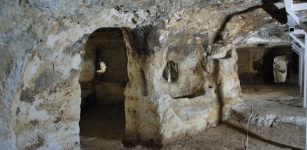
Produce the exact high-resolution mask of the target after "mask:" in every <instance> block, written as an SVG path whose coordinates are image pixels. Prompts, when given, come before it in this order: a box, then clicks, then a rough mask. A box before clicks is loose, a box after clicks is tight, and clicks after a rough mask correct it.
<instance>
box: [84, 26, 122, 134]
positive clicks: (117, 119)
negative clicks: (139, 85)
mask: <svg viewBox="0 0 307 150" xmlns="http://www.w3.org/2000/svg"><path fill="white" fill-rule="evenodd" d="M79 82H80V85H81V97H82V100H81V121H80V135H81V138H85V140H86V138H93V137H95V138H102V139H113V140H114V139H116V140H122V139H123V137H124V132H125V108H124V101H125V95H124V91H125V87H126V84H127V82H128V74H127V54H126V44H125V42H124V39H123V35H122V32H121V29H120V28H100V29H97V30H96V31H94V32H93V33H92V34H91V35H90V36H89V38H88V40H87V42H86V46H85V53H84V57H83V60H82V64H81V73H80V77H79Z"/></svg>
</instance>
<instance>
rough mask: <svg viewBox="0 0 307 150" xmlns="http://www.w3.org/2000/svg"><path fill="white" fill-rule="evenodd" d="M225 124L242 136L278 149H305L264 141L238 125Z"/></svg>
mask: <svg viewBox="0 0 307 150" xmlns="http://www.w3.org/2000/svg"><path fill="white" fill-rule="evenodd" d="M223 124H225V125H227V126H228V127H230V128H232V129H234V130H236V131H238V132H240V133H242V134H244V135H245V134H247V133H248V136H249V137H252V138H253V139H256V140H259V141H262V142H265V143H268V144H271V145H274V146H277V147H280V148H288V149H292V150H303V149H300V148H297V147H292V146H290V145H285V144H282V143H278V142H275V141H271V140H267V139H264V138H262V137H261V136H259V135H257V134H255V133H252V132H250V131H248V130H246V129H244V128H241V127H238V126H236V125H233V124H231V123H228V122H223Z"/></svg>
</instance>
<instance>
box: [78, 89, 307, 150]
mask: <svg viewBox="0 0 307 150" xmlns="http://www.w3.org/2000/svg"><path fill="white" fill-rule="evenodd" d="M242 89H243V93H242V98H243V99H245V101H244V102H242V103H240V104H237V105H235V106H233V108H232V109H233V113H232V117H231V119H229V120H227V121H224V122H222V123H220V125H218V126H217V127H215V128H211V129H208V130H207V131H205V132H203V133H200V134H198V135H195V136H193V137H185V138H184V139H182V140H179V141H177V142H175V143H174V144H172V145H168V146H165V147H163V148H161V149H165V150H245V149H248V150H280V149H304V147H305V122H306V120H305V109H303V108H302V104H303V103H302V99H301V98H300V93H299V89H298V87H296V86H285V85H279V86H242ZM96 108H97V109H96V110H95V109H94V110H91V111H89V112H87V113H85V114H84V115H85V116H86V117H84V116H83V118H84V119H83V120H81V123H80V126H81V149H83V150H122V149H136V150H139V149H140V150H141V149H142V150H143V149H153V148H148V147H143V146H136V147H134V148H126V147H124V146H123V144H122V142H121V139H122V137H123V136H124V113H123V108H122V106H97V107H96ZM106 114H107V115H106Z"/></svg>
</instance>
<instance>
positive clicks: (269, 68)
mask: <svg viewBox="0 0 307 150" xmlns="http://www.w3.org/2000/svg"><path fill="white" fill-rule="evenodd" d="M237 53H238V62H237V64H238V74H239V78H240V83H241V85H272V86H275V85H283V86H286V85H292V86H293V85H298V72H299V71H298V64H299V62H298V61H299V58H298V55H297V54H296V53H295V52H294V51H292V49H291V47H290V46H276V47H270V48H266V47H246V48H239V49H237ZM279 56H285V57H286V60H287V65H286V68H287V73H286V80H285V82H278V83H276V82H275V80H274V59H275V58H276V57H279Z"/></svg>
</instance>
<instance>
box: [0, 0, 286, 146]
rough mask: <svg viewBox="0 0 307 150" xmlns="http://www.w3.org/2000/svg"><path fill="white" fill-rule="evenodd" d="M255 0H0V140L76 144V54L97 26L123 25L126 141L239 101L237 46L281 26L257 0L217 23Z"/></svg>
mask: <svg viewBox="0 0 307 150" xmlns="http://www.w3.org/2000/svg"><path fill="white" fill-rule="evenodd" d="M258 4H261V3H260V1H245V2H244V3H236V2H232V1H227V2H224V3H219V2H217V1H198V0H195V1H186V0H180V1H176V2H171V1H139V0H135V1H126V0H119V1H99V0H92V1H75V0H64V1H53V0H48V1H42V0H20V1H11V0H4V1H1V2H0V31H1V32H0V45H1V46H0V68H1V72H0V80H1V86H0V148H1V149H5V150H6V149H36V148H42V149H79V148H80V140H79V125H78V122H79V119H80V102H81V93H80V85H79V82H78V79H79V75H80V64H81V61H82V58H83V55H84V52H85V51H84V49H85V43H86V41H87V38H88V36H89V34H91V33H92V32H93V31H95V30H96V29H98V28H102V27H125V28H123V29H122V32H123V33H124V34H123V35H124V38H125V41H126V46H127V57H128V64H127V65H128V66H127V69H128V77H129V82H128V84H127V85H126V89H125V97H126V99H125V111H126V135H127V136H126V137H127V141H142V142H143V143H145V144H154V145H161V144H168V143H170V142H172V141H174V140H176V139H177V138H180V137H182V136H185V135H192V134H195V133H198V132H201V131H203V130H204V129H206V128H207V127H210V126H214V125H216V124H217V122H218V120H219V119H221V118H223V117H225V116H226V115H225V114H227V108H228V106H229V105H231V104H233V103H235V102H238V101H240V97H239V96H240V85H239V79H238V75H237V66H236V60H237V54H236V51H235V48H236V47H237V46H238V45H240V44H242V43H244V42H245V40H246V39H248V37H249V36H251V35H253V34H254V33H256V31H258V30H259V28H265V30H270V29H272V28H275V29H276V28H279V27H280V24H278V23H277V22H276V21H275V20H273V19H272V18H271V17H270V16H269V15H268V14H267V13H266V12H265V11H263V10H261V9H254V10H252V11H251V12H248V13H243V14H242V15H235V16H234V17H232V19H230V21H229V23H227V24H226V26H224V25H223V24H224V20H225V18H226V17H227V15H230V14H233V13H235V12H237V11H241V10H245V9H247V8H250V7H252V6H255V5H258ZM255 20H257V21H255ZM129 28H130V29H129ZM167 61H173V62H175V63H177V64H178V79H177V80H175V82H171V83H169V82H167V81H166V80H165V79H164V78H163V71H164V69H165V66H166V64H167Z"/></svg>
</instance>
